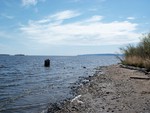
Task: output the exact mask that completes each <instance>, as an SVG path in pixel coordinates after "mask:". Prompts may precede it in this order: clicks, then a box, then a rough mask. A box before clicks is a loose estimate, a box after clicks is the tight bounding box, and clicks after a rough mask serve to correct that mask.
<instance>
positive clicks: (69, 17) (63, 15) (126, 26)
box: [20, 10, 140, 46]
mask: <svg viewBox="0 0 150 113" xmlns="http://www.w3.org/2000/svg"><path fill="white" fill-rule="evenodd" d="M81 16H82V14H81V13H79V12H77V11H73V10H66V11H62V12H58V13H56V14H53V15H49V16H47V17H45V18H43V19H41V20H36V21H35V20H34V21H33V20H30V21H29V22H28V24H27V25H23V26H21V27H20V30H21V32H22V33H23V35H24V36H25V37H27V38H29V39H31V40H34V41H36V42H38V43H44V44H49V45H83V46H84V45H90V46H91V45H92V46H93V45H116V44H118V45H119V44H127V43H134V42H138V41H139V38H138V37H139V36H140V35H139V34H138V33H136V32H135V31H136V30H137V27H138V24H136V23H131V22H129V21H112V22H107V23H106V22H103V19H105V17H103V16H101V15H93V16H91V17H89V18H86V19H80V21H79V19H78V21H75V20H74V18H76V17H77V18H80V17H81Z"/></svg>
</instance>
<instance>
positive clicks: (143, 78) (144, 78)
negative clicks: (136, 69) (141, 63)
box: [130, 77, 150, 80]
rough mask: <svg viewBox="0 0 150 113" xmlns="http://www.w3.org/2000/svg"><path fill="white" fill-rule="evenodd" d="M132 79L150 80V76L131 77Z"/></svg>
mask: <svg viewBox="0 0 150 113" xmlns="http://www.w3.org/2000/svg"><path fill="white" fill-rule="evenodd" d="M130 79H141V80H150V78H149V77H130Z"/></svg>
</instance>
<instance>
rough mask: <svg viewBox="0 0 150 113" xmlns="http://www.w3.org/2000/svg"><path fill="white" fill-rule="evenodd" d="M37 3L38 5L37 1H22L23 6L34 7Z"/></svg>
mask: <svg viewBox="0 0 150 113" xmlns="http://www.w3.org/2000/svg"><path fill="white" fill-rule="evenodd" d="M37 3H38V0H22V5H23V6H30V5H36V4H37Z"/></svg>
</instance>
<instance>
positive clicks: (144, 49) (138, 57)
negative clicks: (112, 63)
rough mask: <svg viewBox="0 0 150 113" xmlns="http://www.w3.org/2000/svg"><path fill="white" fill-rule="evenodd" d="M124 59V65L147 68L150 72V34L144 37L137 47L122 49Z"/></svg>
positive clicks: (129, 46) (130, 46)
mask: <svg viewBox="0 0 150 113" xmlns="http://www.w3.org/2000/svg"><path fill="white" fill-rule="evenodd" d="M121 51H122V52H123V54H124V58H123V59H122V60H121V62H122V64H125V65H130V66H136V67H141V68H146V69H147V70H149V71H150V33H148V34H146V35H143V37H142V39H141V41H140V42H139V43H138V44H137V46H133V45H128V46H126V47H125V48H121Z"/></svg>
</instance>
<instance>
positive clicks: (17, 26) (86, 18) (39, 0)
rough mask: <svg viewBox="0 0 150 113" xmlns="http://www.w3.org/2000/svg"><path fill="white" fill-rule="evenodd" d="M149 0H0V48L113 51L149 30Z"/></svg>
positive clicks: (16, 50)
mask: <svg viewBox="0 0 150 113" xmlns="http://www.w3.org/2000/svg"><path fill="white" fill-rule="evenodd" d="M149 4H150V0H0V54H19V53H21V54H26V55H78V54H97V53H116V52H119V48H120V47H123V46H125V45H127V44H129V43H131V44H136V43H137V42H139V37H140V36H141V34H143V33H148V32H150V19H149V18H150V13H149V11H150V7H149Z"/></svg>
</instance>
